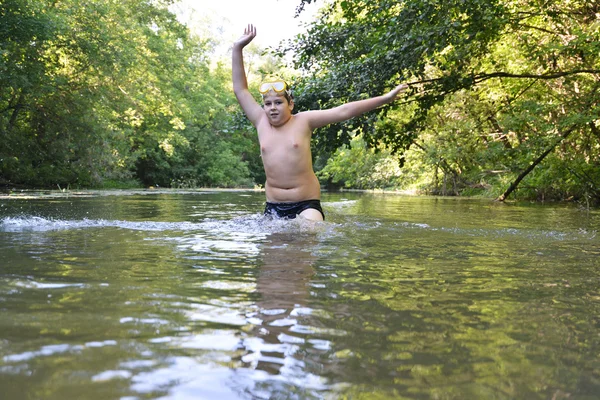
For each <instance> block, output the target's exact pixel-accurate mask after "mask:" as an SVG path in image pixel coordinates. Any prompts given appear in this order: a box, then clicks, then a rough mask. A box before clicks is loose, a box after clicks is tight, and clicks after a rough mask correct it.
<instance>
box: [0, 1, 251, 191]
mask: <svg viewBox="0 0 600 400" xmlns="http://www.w3.org/2000/svg"><path fill="white" fill-rule="evenodd" d="M170 3H171V2H170V1H167V2H146V1H143V0H127V1H123V2H105V1H100V0H90V1H86V2H84V3H81V2H78V1H72V0H62V1H57V2H52V3H51V4H47V3H46V2H42V1H34V0H18V1H17V0H8V1H6V2H3V3H2V4H0V18H1V21H0V136H1V137H2V138H3V140H2V141H0V184H27V185H32V186H49V187H55V185H56V184H60V185H61V186H66V185H68V184H70V185H71V186H75V185H79V186H103V185H104V184H103V181H105V180H108V181H130V180H131V179H134V180H139V181H141V182H143V183H144V184H145V185H157V184H158V185H161V186H168V185H170V183H171V182H175V181H177V180H178V179H179V180H181V179H184V180H186V181H187V182H188V183H189V182H194V184H195V185H198V186H203V185H227V186H235V185H242V184H243V185H248V184H251V183H252V182H251V181H250V177H249V174H250V172H249V170H248V162H247V161H245V160H243V159H242V156H241V155H240V154H241V153H238V152H237V151H236V150H237V148H239V147H240V143H244V145H245V143H246V142H245V141H244V140H241V141H240V139H239V138H238V137H237V136H236V135H225V134H224V133H225V132H227V131H228V129H229V128H228V127H229V126H230V125H231V124H232V123H231V122H230V121H231V120H232V117H231V116H230V114H229V113H227V106H228V105H229V104H231V103H232V102H233V101H234V99H233V95H232V93H231V91H230V89H229V84H230V83H229V81H230V76H229V73H228V71H224V70H223V68H217V69H216V70H211V69H210V68H209V65H208V57H207V46H206V41H204V40H202V39H200V38H197V37H194V36H193V35H191V34H190V33H189V31H188V29H187V28H186V27H185V26H184V25H182V24H181V23H179V22H178V21H177V19H176V17H175V15H174V14H172V13H171V12H170V11H169V10H168V8H167V6H168V5H169V4H170ZM244 145H242V146H244ZM220 168H222V169H223V171H219V172H218V173H217V172H215V171H216V169H220ZM210 171H212V172H210ZM220 179H223V181H220Z"/></svg>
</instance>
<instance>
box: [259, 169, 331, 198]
mask: <svg viewBox="0 0 600 400" xmlns="http://www.w3.org/2000/svg"><path fill="white" fill-rule="evenodd" d="M311 175H312V176H306V177H301V178H296V179H294V180H293V182H292V181H290V182H279V181H274V180H269V179H268V178H267V182H266V184H265V192H266V196H267V201H270V202H274V203H284V202H290V201H302V200H313V199H314V200H318V199H320V198H321V186H320V184H319V180H318V179H317V177H316V175H315V174H314V173H313V174H311Z"/></svg>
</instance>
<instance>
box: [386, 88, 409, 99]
mask: <svg viewBox="0 0 600 400" xmlns="http://www.w3.org/2000/svg"><path fill="white" fill-rule="evenodd" d="M406 89H408V85H407V84H406V83H401V84H399V85H398V86H396V87H395V88H393V89H392V90H390V91H389V92H388V93H387V94H386V96H387V97H388V100H389V101H388V102H392V101H394V100H396V97H398V95H399V94H400V93H402V92H404V91H405V90H406Z"/></svg>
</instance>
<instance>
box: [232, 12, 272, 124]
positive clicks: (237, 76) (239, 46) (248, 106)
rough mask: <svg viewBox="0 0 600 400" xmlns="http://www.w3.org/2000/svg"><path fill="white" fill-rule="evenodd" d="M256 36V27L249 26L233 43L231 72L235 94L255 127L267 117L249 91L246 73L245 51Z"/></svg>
mask: <svg viewBox="0 0 600 400" xmlns="http://www.w3.org/2000/svg"><path fill="white" fill-rule="evenodd" d="M255 36H256V27H254V26H253V25H252V24H249V25H248V26H247V27H246V29H244V34H243V35H242V36H240V38H239V39H238V40H236V41H235V42H234V43H233V49H232V54H231V63H232V64H231V71H232V79H233V92H234V93H235V97H236V98H237V100H238V102H239V103H240V106H241V107H242V110H244V113H245V114H246V116H247V117H248V119H249V120H250V122H252V124H253V125H254V126H256V124H257V123H258V121H259V119H260V118H261V117H262V116H264V115H265V113H264V111H263V109H262V108H261V106H260V105H259V104H258V103H257V102H256V100H254V97H253V96H252V93H250V91H249V90H248V81H247V79H246V71H245V70H244V54H243V49H244V47H246V45H248V43H250V42H251V41H252V39H254V37H255Z"/></svg>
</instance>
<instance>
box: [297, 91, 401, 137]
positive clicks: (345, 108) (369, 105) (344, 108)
mask: <svg viewBox="0 0 600 400" xmlns="http://www.w3.org/2000/svg"><path fill="white" fill-rule="evenodd" d="M406 88H408V85H407V84H405V83H402V84H400V85H398V86H396V87H395V88H394V89H392V90H390V91H389V92H387V93H386V94H384V95H381V96H377V97H371V98H370V99H365V100H358V101H353V102H350V103H346V104H342V105H341V106H338V107H334V108H330V109H327V110H315V111H307V112H306V114H307V117H308V118H309V124H310V127H311V129H317V128H320V127H322V126H325V125H329V124H335V123H337V122H342V121H345V120H347V119H350V118H354V117H357V116H359V115H361V114H364V113H366V112H367V111H371V110H374V109H376V108H378V107H381V106H382V105H384V104H388V103H391V102H392V101H394V100H395V99H396V97H397V96H398V94H400V93H401V92H403V91H405V90H406Z"/></svg>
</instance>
